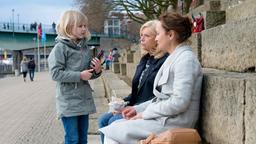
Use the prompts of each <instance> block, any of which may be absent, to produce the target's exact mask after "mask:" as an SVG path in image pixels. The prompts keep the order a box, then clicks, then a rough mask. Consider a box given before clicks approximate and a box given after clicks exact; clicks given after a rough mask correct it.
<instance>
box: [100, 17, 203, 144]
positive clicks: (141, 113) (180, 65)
mask: <svg viewBox="0 0 256 144" xmlns="http://www.w3.org/2000/svg"><path fill="white" fill-rule="evenodd" d="M156 30H157V36H156V41H157V44H158V47H157V48H158V49H161V50H164V51H166V52H168V53H169V54H170V55H169V56H168V58H167V59H166V60H165V62H164V63H163V65H162V66H161V68H160V70H159V71H158V73H157V75H156V77H155V81H154V86H153V93H154V95H155V96H156V97H155V98H153V99H152V100H149V101H147V102H144V103H142V104H140V105H136V106H134V108H129V109H126V110H124V111H123V112H122V114H123V116H124V117H125V118H126V119H122V120H119V121H116V122H114V123H112V124H111V125H109V126H106V127H104V128H101V129H100V131H101V132H102V133H104V135H105V144H110V143H111V144H116V143H117V144H118V143H119V144H135V143H137V142H138V141H139V140H141V139H145V138H147V137H148V136H149V135H150V134H151V133H155V134H159V133H161V132H164V131H166V130H169V129H172V128H179V127H180V128H193V127H194V126H195V124H196V122H197V120H198V114H199V102H200V95H201V84H202V77H203V75H202V70H201V66H200V63H199V62H198V60H197V57H196V56H195V55H194V54H193V52H192V49H191V47H190V46H188V45H187V40H188V38H189V37H190V36H191V33H192V23H191V20H190V19H189V18H188V17H183V16H181V15H180V14H177V13H165V14H162V15H161V16H160V22H158V23H157V26H156ZM148 91H150V90H148Z"/></svg>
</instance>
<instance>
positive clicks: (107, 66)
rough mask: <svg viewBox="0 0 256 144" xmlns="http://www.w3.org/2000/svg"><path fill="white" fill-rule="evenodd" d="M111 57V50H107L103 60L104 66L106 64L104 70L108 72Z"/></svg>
mask: <svg viewBox="0 0 256 144" xmlns="http://www.w3.org/2000/svg"><path fill="white" fill-rule="evenodd" d="M112 59H113V56H112V50H109V54H108V56H107V57H106V58H105V60H104V61H105V64H106V68H105V69H106V70H109V67H110V66H111V62H112Z"/></svg>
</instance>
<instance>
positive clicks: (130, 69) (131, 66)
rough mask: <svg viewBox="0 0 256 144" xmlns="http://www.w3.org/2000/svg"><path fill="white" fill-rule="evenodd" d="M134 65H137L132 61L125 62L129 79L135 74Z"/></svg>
mask: <svg viewBox="0 0 256 144" xmlns="http://www.w3.org/2000/svg"><path fill="white" fill-rule="evenodd" d="M136 67H137V64H134V63H127V64H126V70H127V71H126V72H127V74H126V75H127V77H128V78H129V79H132V78H133V76H134V74H135V71H136Z"/></svg>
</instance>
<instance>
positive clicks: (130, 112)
mask: <svg viewBox="0 0 256 144" xmlns="http://www.w3.org/2000/svg"><path fill="white" fill-rule="evenodd" d="M136 114H137V112H136V110H135V108H134V107H132V106H127V107H125V108H124V109H123V110H122V116H123V117H124V118H125V119H130V118H132V117H134V116H136Z"/></svg>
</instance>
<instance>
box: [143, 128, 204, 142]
mask: <svg viewBox="0 0 256 144" xmlns="http://www.w3.org/2000/svg"><path fill="white" fill-rule="evenodd" d="M200 142H201V138H200V136H199V134H198V132H197V130H195V129H190V128H176V129H171V130H167V131H165V132H163V133H160V134H159V135H157V136H156V135H155V134H151V135H150V136H148V137H147V139H145V140H141V141H140V142H139V144H200Z"/></svg>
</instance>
